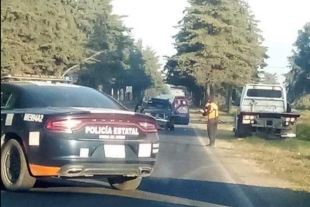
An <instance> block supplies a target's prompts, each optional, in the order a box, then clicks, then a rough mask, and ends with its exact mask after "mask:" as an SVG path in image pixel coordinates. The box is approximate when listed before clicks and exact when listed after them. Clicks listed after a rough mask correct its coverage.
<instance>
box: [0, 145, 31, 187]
mask: <svg viewBox="0 0 310 207" xmlns="http://www.w3.org/2000/svg"><path fill="white" fill-rule="evenodd" d="M1 181H2V185H3V187H4V188H6V189H7V190H11V191H22V190H30V189H31V188H32V187H33V186H34V184H35V181H36V179H35V178H33V177H31V176H30V174H29V171H28V167H27V162H26V158H25V155H24V152H23V149H22V147H21V146H20V144H19V143H18V141H17V140H14V139H11V140H9V141H8V142H7V143H5V145H4V147H3V149H2V151H1Z"/></svg>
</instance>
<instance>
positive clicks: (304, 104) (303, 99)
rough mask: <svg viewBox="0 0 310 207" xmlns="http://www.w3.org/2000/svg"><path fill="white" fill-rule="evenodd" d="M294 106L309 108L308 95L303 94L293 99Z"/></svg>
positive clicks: (309, 96) (309, 100)
mask: <svg viewBox="0 0 310 207" xmlns="http://www.w3.org/2000/svg"><path fill="white" fill-rule="evenodd" d="M295 108H296V109H301V110H304V109H307V110H310V95H305V96H302V97H300V98H299V99H297V100H296V101H295Z"/></svg>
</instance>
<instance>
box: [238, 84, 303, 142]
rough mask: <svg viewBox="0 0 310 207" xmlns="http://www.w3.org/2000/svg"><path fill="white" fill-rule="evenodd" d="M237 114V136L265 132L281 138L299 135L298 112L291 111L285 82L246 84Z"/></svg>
mask: <svg viewBox="0 0 310 207" xmlns="http://www.w3.org/2000/svg"><path fill="white" fill-rule="evenodd" d="M238 106H239V109H238V111H237V113H236V116H235V127H234V132H235V136H236V137H246V136H251V135H253V134H259V133H264V134H268V135H275V136H279V137H281V138H291V137H296V133H295V132H294V125H295V124H296V122H297V118H299V117H300V115H299V114H297V113H292V112H291V108H290V105H289V104H288V102H287V96H286V89H285V86H283V85H269V84H247V85H245V86H244V87H243V90H242V94H241V99H240V103H239V104H238Z"/></svg>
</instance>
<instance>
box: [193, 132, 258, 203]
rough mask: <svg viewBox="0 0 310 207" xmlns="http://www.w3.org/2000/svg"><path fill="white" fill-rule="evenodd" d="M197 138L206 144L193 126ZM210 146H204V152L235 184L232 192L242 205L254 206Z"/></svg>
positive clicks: (228, 179) (202, 143)
mask: <svg viewBox="0 0 310 207" xmlns="http://www.w3.org/2000/svg"><path fill="white" fill-rule="evenodd" d="M192 128H193V130H194V132H195V134H196V136H197V138H198V141H199V143H200V144H201V145H203V146H206V145H207V143H206V142H205V140H204V138H203V137H202V135H201V133H200V132H199V131H198V130H197V129H196V128H195V127H192ZM208 149H210V148H208V147H206V148H205V150H204V151H205V153H206V154H207V155H208V156H209V157H210V158H211V159H212V160H213V162H214V163H218V166H219V167H220V168H221V171H222V172H223V173H224V176H225V178H226V179H227V181H229V183H232V184H235V189H234V190H235V191H233V192H232V193H233V194H235V195H237V196H238V197H239V200H241V201H243V202H244V205H243V206H246V207H254V205H253V203H252V202H251V201H250V199H249V198H248V197H247V196H246V194H245V193H244V192H243V190H242V189H241V188H240V187H239V186H238V184H237V183H236V181H235V180H234V179H233V178H232V177H231V175H230V174H229V172H228V171H227V170H226V168H225V167H224V166H223V164H222V163H221V161H220V160H219V159H218V158H217V157H216V156H215V155H214V154H213V153H212V150H216V148H212V150H208ZM236 191H237V192H236Z"/></svg>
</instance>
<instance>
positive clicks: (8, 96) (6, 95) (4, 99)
mask: <svg viewBox="0 0 310 207" xmlns="http://www.w3.org/2000/svg"><path fill="white" fill-rule="evenodd" d="M14 102H15V98H14V96H13V94H12V92H10V91H1V109H11V108H12V107H13V104H14Z"/></svg>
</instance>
